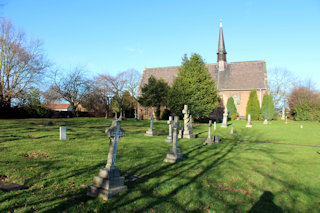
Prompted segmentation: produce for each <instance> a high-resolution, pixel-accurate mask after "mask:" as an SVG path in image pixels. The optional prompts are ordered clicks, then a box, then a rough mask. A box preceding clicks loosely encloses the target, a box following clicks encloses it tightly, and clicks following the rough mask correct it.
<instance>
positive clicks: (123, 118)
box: [122, 111, 127, 120]
mask: <svg viewBox="0 0 320 213" xmlns="http://www.w3.org/2000/svg"><path fill="white" fill-rule="evenodd" d="M122 114H123V116H122V120H127V118H126V111H123V112H122Z"/></svg>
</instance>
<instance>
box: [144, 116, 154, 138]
mask: <svg viewBox="0 0 320 213" xmlns="http://www.w3.org/2000/svg"><path fill="white" fill-rule="evenodd" d="M153 120H154V118H153V115H151V117H150V128H149V129H148V130H147V131H146V133H145V134H144V136H155V135H156V132H155V131H154V129H153Z"/></svg>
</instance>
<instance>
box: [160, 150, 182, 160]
mask: <svg viewBox="0 0 320 213" xmlns="http://www.w3.org/2000/svg"><path fill="white" fill-rule="evenodd" d="M181 160H183V155H182V153H181V152H180V149H179V148H177V153H174V152H173V151H172V148H171V149H170V152H169V153H168V154H167V156H166V158H165V159H164V160H163V161H164V162H169V163H176V162H178V161H181Z"/></svg>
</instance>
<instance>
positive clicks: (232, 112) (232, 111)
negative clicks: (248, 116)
mask: <svg viewBox="0 0 320 213" xmlns="http://www.w3.org/2000/svg"><path fill="white" fill-rule="evenodd" d="M227 110H228V117H229V118H231V120H234V119H235V117H236V116H237V114H238V113H237V108H236V105H235V104H234V99H233V97H232V96H231V97H230V98H228V102H227ZM232 116H233V117H234V118H233V119H232Z"/></svg>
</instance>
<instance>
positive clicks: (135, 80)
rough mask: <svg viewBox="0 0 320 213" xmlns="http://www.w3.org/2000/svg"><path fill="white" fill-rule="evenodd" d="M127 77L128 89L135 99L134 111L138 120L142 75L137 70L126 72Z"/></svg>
mask: <svg viewBox="0 0 320 213" xmlns="http://www.w3.org/2000/svg"><path fill="white" fill-rule="evenodd" d="M125 76H126V79H127V82H126V88H127V90H128V91H129V93H130V95H131V96H132V97H133V99H134V111H135V118H136V116H137V104H138V87H139V83H140V79H141V74H140V73H139V72H138V71H137V70H135V69H129V70H127V71H125Z"/></svg>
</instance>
